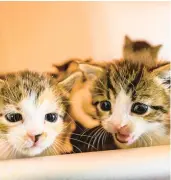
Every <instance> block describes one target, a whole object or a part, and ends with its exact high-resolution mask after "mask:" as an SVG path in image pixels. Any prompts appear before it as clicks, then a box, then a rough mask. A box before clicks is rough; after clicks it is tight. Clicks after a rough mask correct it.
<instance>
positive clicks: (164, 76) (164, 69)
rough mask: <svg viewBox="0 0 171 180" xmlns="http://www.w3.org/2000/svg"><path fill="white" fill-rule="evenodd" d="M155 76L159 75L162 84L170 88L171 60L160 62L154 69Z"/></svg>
mask: <svg viewBox="0 0 171 180" xmlns="http://www.w3.org/2000/svg"><path fill="white" fill-rule="evenodd" d="M152 73H153V75H154V76H157V79H158V80H159V82H160V84H162V85H164V87H165V88H167V89H170V78H171V77H170V62H165V63H160V64H158V66H157V67H156V68H155V69H153V70H152Z"/></svg>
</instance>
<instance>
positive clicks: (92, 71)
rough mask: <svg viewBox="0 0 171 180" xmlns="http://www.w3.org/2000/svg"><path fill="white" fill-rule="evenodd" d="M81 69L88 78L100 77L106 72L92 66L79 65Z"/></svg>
mask: <svg viewBox="0 0 171 180" xmlns="http://www.w3.org/2000/svg"><path fill="white" fill-rule="evenodd" d="M79 68H80V69H81V70H82V71H83V72H84V74H85V75H86V76H87V77H88V78H91V77H99V76H100V75H101V74H102V73H103V72H104V70H103V68H101V67H98V66H95V65H90V64H79Z"/></svg>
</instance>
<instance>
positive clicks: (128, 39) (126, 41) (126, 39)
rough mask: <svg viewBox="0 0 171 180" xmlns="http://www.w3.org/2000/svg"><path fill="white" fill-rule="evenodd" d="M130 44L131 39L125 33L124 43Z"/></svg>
mask: <svg viewBox="0 0 171 180" xmlns="http://www.w3.org/2000/svg"><path fill="white" fill-rule="evenodd" d="M130 44H132V40H131V39H130V38H129V37H128V36H127V35H126V36H125V45H126V46H127V45H130Z"/></svg>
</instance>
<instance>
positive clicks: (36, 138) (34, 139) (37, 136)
mask: <svg viewBox="0 0 171 180" xmlns="http://www.w3.org/2000/svg"><path fill="white" fill-rule="evenodd" d="M41 135H42V134H37V135H31V134H28V133H27V136H28V137H29V138H30V139H31V140H32V141H33V142H35V143H36V142H37V141H38V140H39V138H40V136H41Z"/></svg>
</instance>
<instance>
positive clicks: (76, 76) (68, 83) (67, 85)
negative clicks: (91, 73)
mask: <svg viewBox="0 0 171 180" xmlns="http://www.w3.org/2000/svg"><path fill="white" fill-rule="evenodd" d="M82 77H83V74H82V72H80V71H77V72H75V73H73V74H71V75H70V76H69V77H67V78H66V79H64V80H63V81H61V82H59V83H58V85H59V86H61V87H62V88H63V89H64V90H66V91H67V92H70V91H71V90H72V88H73V86H74V85H75V83H76V82H77V81H78V80H80V79H81V78H82Z"/></svg>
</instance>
